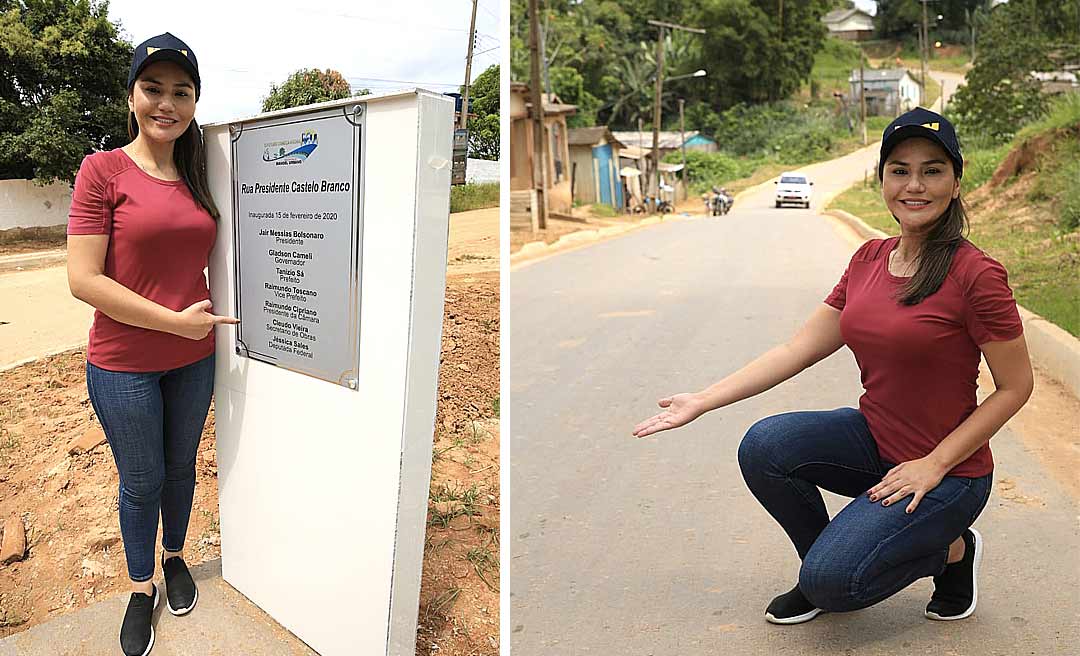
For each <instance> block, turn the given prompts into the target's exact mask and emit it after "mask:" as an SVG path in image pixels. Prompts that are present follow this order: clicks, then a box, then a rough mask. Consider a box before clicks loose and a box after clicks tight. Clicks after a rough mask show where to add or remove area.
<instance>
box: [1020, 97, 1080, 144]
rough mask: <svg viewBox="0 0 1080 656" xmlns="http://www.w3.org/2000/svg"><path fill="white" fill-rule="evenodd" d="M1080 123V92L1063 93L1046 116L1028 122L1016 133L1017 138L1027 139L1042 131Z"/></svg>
mask: <svg viewBox="0 0 1080 656" xmlns="http://www.w3.org/2000/svg"><path fill="white" fill-rule="evenodd" d="M1077 125H1080V94H1076V93H1063V94H1061V95H1059V96H1058V97H1057V98H1055V99H1054V101H1053V102H1052V103H1051V105H1050V110H1049V111H1048V112H1047V114H1046V116H1043V117H1042V118H1040V119H1039V120H1037V121H1035V122H1033V123H1028V124H1027V125H1025V126H1024V127H1023V129H1021V130H1020V132H1017V133H1016V138H1017V139H1027V138H1028V137H1032V136H1034V135H1036V134H1039V133H1042V132H1049V131H1051V130H1061V129H1065V128H1070V127H1074V126H1077Z"/></svg>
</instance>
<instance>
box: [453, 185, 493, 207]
mask: <svg viewBox="0 0 1080 656" xmlns="http://www.w3.org/2000/svg"><path fill="white" fill-rule="evenodd" d="M498 206H499V183H498V182H488V183H484V184H463V185H454V186H452V187H450V213H451V214H452V213H454V212H468V211H469V210H481V209H484V208H487V207H498Z"/></svg>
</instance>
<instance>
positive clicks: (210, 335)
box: [68, 33, 238, 656]
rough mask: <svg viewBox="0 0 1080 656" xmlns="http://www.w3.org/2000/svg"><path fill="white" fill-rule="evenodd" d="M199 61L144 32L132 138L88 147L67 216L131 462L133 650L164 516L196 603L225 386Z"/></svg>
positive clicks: (182, 585)
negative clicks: (196, 548)
mask: <svg viewBox="0 0 1080 656" xmlns="http://www.w3.org/2000/svg"><path fill="white" fill-rule="evenodd" d="M199 91H200V79H199V68H198V61H197V60H196V59H195V53H194V52H192V50H191V48H190V47H188V46H187V44H185V43H184V42H183V41H181V40H180V39H178V38H176V37H175V36H173V35H171V34H168V33H166V34H162V35H159V36H156V37H153V38H151V39H148V40H147V41H145V42H143V43H141V44H139V46H138V47H137V48H136V49H135V56H134V58H133V60H132V63H131V70H130V73H129V75H128V110H129V113H128V133H129V136H130V137H131V143H129V144H128V145H126V146H124V147H123V148H118V149H116V150H112V151H108V152H100V153H94V154H92V155H89V156H87V157H86V158H85V159H84V160H83V163H82V166H81V167H80V168H79V173H78V176H77V177H76V179H75V192H74V194H73V197H72V202H71V212H70V216H69V218H68V283H69V286H70V288H71V293H72V294H73V295H74V296H75V297H76V298H78V299H80V300H82V301H84V302H86V303H89V304H90V305H92V306H94V307H95V308H96V309H97V311H96V312H95V313H94V323H93V326H92V327H91V329H90V341H89V344H88V346H87V363H86V368H87V371H86V383H87V389H88V391H89V394H90V401H91V402H92V403H93V406H94V412H95V413H96V415H97V417H98V420H99V421H100V422H101V426H102V429H103V430H104V432H105V436H106V437H107V438H108V441H109V446H110V447H111V449H112V453H113V458H114V459H115V461H116V468H117V470H118V472H119V474H120V496H119V515H120V531H121V534H122V535H123V538H124V553H125V556H126V558H127V566H128V576H129V577H130V578H131V582H132V594H131V597H130V599H129V601H128V606H127V611H126V613H125V615H124V620H123V623H122V625H121V629H120V645H121V647H122V648H123V650H124V653H125V654H128V655H130V656H145V654H148V653H149V652H150V649H151V648H152V647H153V644H154V629H153V625H152V622H151V620H152V616H153V611H154V608H155V607H156V606H157V604H158V602H159V599H160V597H159V594H158V590H157V586H155V585H154V583H153V577H154V569H155V557H154V556H155V550H156V549H155V545H154V543H155V541H156V539H157V524H158V517H159V516H160V518H161V524H162V547H163V552H162V570H163V571H164V575H165V587H166V597H167V599H168V605H169V610H170V611H171V612H172V613H173V614H175V615H183V614H186V613H188V612H189V611H190V610H191V609H192V608H194V606H195V603H196V601H197V600H198V590H197V588H196V587H195V582H194V580H193V579H192V578H191V574H190V572H189V571H188V569H187V565H186V564H185V563H184V559H183V547H184V540H185V537H186V532H187V526H188V519H189V517H190V515H191V504H192V498H193V495H194V490H195V455H196V452H197V449H198V445H199V438H200V436H201V435H202V430H203V426H204V425H205V423H206V416H207V413H208V411H209V407H210V398H211V395H212V394H213V390H214V326H215V325H217V324H220V323H225V324H235V323H238V321H237V320H236V319H234V318H231V317H224V316H217V315H214V314H212V313H211V312H210V310H211V309H212V308H211V302H210V293H209V289H208V287H207V282H206V277H205V275H204V273H203V271H204V270H205V269H206V267H207V265H208V261H209V255H210V250H211V249H212V248H213V245H214V239H215V237H216V234H217V224H216V221H217V219H218V216H219V215H218V211H217V208H216V207H215V205H214V201H213V199H212V198H211V197H210V193H209V190H208V185H207V180H206V168H205V159H204V156H203V143H202V135H201V132H200V131H199V126H198V124H197V123H196V122H195V119H194V116H195V102H196V101H197V100H198V97H199Z"/></svg>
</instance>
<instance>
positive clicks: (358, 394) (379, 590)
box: [204, 90, 454, 656]
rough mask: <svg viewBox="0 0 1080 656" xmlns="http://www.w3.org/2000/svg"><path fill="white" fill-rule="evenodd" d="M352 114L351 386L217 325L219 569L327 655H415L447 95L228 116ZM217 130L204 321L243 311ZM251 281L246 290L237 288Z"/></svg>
mask: <svg viewBox="0 0 1080 656" xmlns="http://www.w3.org/2000/svg"><path fill="white" fill-rule="evenodd" d="M357 104H360V105H363V107H364V109H363V118H364V121H365V124H364V135H363V143H364V145H363V150H362V154H361V157H360V160H361V161H360V166H361V167H362V171H361V175H360V179H361V181H362V193H361V194H360V203H361V204H362V208H360V213H359V216H361V217H362V231H361V237H360V240H359V250H360V252H359V253H358V255H359V258H358V261H359V271H360V276H359V277H360V288H359V299H360V301H359V308H358V311H359V336H358V342H359V343H358V353H359V356H358V366H357V374H356V380H355V383H354V384H355V389H350V387H348V386H344V385H342V384H338V383H335V382H330V381H327V380H321V379H319V378H316V377H312V376H310V375H304V374H302V373H297V372H295V371H291V370H289V369H286V368H283V367H279V366H275V365H274V364H269V363H267V362H263V361H259V360H256V359H252V358H250V357H245V356H243V355H241V354H238V353H237V343H236V342H237V339H236V338H237V333H236V329H235V328H234V327H233V326H218V327H217V329H216V331H217V335H216V338H217V379H216V383H215V398H216V401H215V404H216V405H215V413H216V414H215V417H216V425H217V452H218V455H217V462H218V490H219V505H220V512H221V519H220V521H221V560H222V572H223V576H224V578H225V580H226V581H227V582H229V583H230V584H231V585H232V586H233V587H235V588H236V589H237V590H239V591H240V592H241V593H243V594H244V595H245V596H246V597H248V598H249V599H251V600H252V601H253V602H254V603H256V604H257V605H258V606H260V607H261V608H262V609H263V610H265V611H266V612H267V613H268V614H269V615H271V616H272V617H273V618H274V619H275V620H277V621H278V622H279V623H281V624H282V625H283V626H284V627H285V628H287V629H288V630H290V631H292V632H293V633H294V634H296V635H297V636H298V637H299V638H300V639H301V640H303V641H304V642H306V643H307V644H308V645H310V646H311V647H312V648H313V649H315V650H316V651H318V652H319V653H320V654H322V655H323V656H335V655H339V654H350V655H355V654H363V655H365V656H366V655H380V654H389V655H395V654H400V655H409V656H411V655H412V654H413V653H414V650H415V646H414V645H415V635H416V622H417V610H418V605H419V593H420V573H421V566H422V563H423V552H424V539H425V522H426V516H427V497H428V486H429V482H430V475H431V445H432V432H433V428H434V420H435V403H436V384H437V376H438V365H439V352H440V337H441V330H442V316H443V297H444V286H445V274H446V246H447V224H448V212H449V195H450V161H449V160H450V154H451V141H452V133H451V128H452V125H451V124H452V121H453V108H454V106H453V102H452V101H451V100H450V99H449V98H446V97H444V96H441V95H439V94H434V93H430V92H426V91H421V90H414V91H409V92H402V93H394V94H386V95H374V96H363V97H358V98H351V99H348V100H342V101H335V102H331V103H322V104H319V105H313V106H310V107H304V108H295V109H290V110H283V111H280V112H273V113H270V114H265V115H260V116H258V117H252V118H251V119H245V120H243V121H233V122H231V124H232V125H233V126H237V125H239V124H241V123H243V124H245V125H246V124H247V123H248V122H249V121H253V120H261V119H264V118H267V117H287V116H290V115H296V116H297V118H298V119H299V118H302V117H303V116H304V115H305V114H309V113H312V112H318V111H321V110H325V109H327V108H342V107H351V106H355V105H357ZM229 127H230V124H229V123H219V124H213V125H208V126H205V129H204V130H205V131H204V134H205V141H206V147H207V169H208V174H209V179H210V181H211V182H210V184H211V192H212V193H213V196H214V199H215V201H216V202H217V204H218V207H219V210H220V211H221V215H222V216H221V219H220V221H219V222H218V238H217V244H216V246H215V248H214V250H213V253H212V254H211V258H210V267H209V278H210V290H211V298H212V299H213V301H214V308H213V311H214V313H215V314H223V315H224V314H227V315H231V316H238V315H237V312H238V309H237V294H236V290H235V284H236V271H237V264H238V263H237V262H236V260H235V256H234V252H235V251H234V247H235V245H236V244H235V243H234V240H235V239H236V234H235V230H234V216H233V213H234V208H235V207H236V205H235V204H234V203H235V198H234V185H233V183H232V171H233V165H234V162H233V161H232V159H231V158H232V152H233V151H232V148H231V147H230V129H229ZM312 157H313V158H314V157H315V155H312ZM296 168H297V169H300V168H301V167H296ZM245 248H247V246H246V245H245ZM345 274H346V272H342V273H341V275H345ZM256 282H257V281H255V280H244V281H243V284H244V286H245V289H243V290H241V292H242V293H243V294H246V293H247V291H246V289H247V286H248V285H252V284H255V283H256ZM242 319H243V321H244V323H245V325H248V324H249V322H253V321H259V317H257V316H256V317H243V318H242ZM347 368H348V366H347V363H342V369H343V370H344V369H347Z"/></svg>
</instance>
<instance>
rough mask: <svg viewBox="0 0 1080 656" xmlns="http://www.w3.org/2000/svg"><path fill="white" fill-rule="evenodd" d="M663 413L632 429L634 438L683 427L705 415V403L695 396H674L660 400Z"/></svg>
mask: <svg viewBox="0 0 1080 656" xmlns="http://www.w3.org/2000/svg"><path fill="white" fill-rule="evenodd" d="M657 403H658V404H659V406H660V407H661V408H666V409H665V410H664V411H663V412H661V413H659V414H656V415H653V416H652V417H649V418H648V419H646V420H645V421H643V422H641V423H640V424H638V425H637V426H635V427H634V437H645V436H646V435H652V434H653V433H659V432H660V431H663V430H668V429H671V428H678V427H679V426H685V425H686V424H689V423H690V422H692V421H694V420H695V419H697V418H698V417H700V416H701V415H703V414H705V409H706V408H705V403H704V401H702V400H701V398H700V397H698V395H697V394H676V395H675V396H669V397H667V398H663V399H660V400H659V401H658V402H657Z"/></svg>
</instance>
